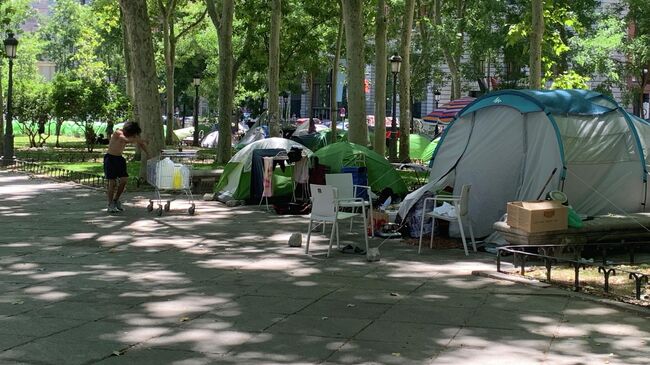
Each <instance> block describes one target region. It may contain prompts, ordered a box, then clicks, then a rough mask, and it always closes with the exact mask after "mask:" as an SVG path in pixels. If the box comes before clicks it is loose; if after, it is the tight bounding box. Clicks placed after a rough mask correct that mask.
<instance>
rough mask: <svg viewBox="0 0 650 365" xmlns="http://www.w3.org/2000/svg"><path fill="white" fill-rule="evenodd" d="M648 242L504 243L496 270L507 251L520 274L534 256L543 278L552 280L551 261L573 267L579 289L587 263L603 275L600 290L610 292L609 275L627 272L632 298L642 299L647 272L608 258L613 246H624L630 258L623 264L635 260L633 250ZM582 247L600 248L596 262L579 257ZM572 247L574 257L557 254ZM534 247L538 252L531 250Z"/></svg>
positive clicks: (597, 249)
mask: <svg viewBox="0 0 650 365" xmlns="http://www.w3.org/2000/svg"><path fill="white" fill-rule="evenodd" d="M649 244H650V243H649V242H625V241H622V242H604V243H585V244H575V245H521V246H504V247H499V248H498V250H497V271H498V272H504V271H502V270H501V260H503V257H504V256H505V255H506V254H512V264H513V265H514V267H517V266H519V267H520V274H521V275H522V276H524V274H525V271H526V263H527V261H528V260H530V259H537V260H540V261H542V262H543V263H544V266H545V268H546V280H547V281H548V282H549V283H551V282H552V281H551V270H552V268H553V265H555V266H556V267H557V266H560V265H567V266H569V267H572V268H573V270H574V283H573V290H574V291H580V290H581V286H580V269H583V270H584V269H585V268H586V267H588V266H589V267H595V268H598V272H599V273H601V274H602V275H603V279H604V284H603V290H604V291H605V293H609V278H610V276H615V275H619V274H623V275H626V276H627V278H628V279H629V280H634V284H635V295H634V296H635V298H636V299H641V292H642V289H643V287H644V285H648V274H646V273H644V272H640V271H633V270H625V269H622V268H620V267H618V265H622V263H619V264H616V263H614V262H613V261H610V260H609V259H610V258H611V256H610V254H611V252H612V251H613V250H620V249H624V250H625V251H626V252H627V253H628V254H629V262H626V264H629V265H633V264H635V254H636V252H637V250H638V249H639V247H641V246H645V247H648V245H649ZM584 247H594V248H595V249H596V251H599V252H600V260H599V262H595V261H594V262H590V261H586V260H584V259H580V258H579V255H580V254H579V253H580V252H582V250H583V249H584ZM566 249H569V250H573V254H574V258H573V259H570V258H562V257H557V254H558V253H559V252H558V251H559V250H566ZM532 250H536V251H537V252H539V253H534V252H530V251H532Z"/></svg>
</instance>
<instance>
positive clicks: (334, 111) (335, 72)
mask: <svg viewBox="0 0 650 365" xmlns="http://www.w3.org/2000/svg"><path fill="white" fill-rule="evenodd" d="M338 3H339V29H338V31H337V33H336V45H335V46H334V47H335V49H334V60H333V61H332V88H331V89H330V121H331V124H330V126H331V128H330V129H331V130H332V140H331V141H330V143H336V142H337V138H336V137H337V136H336V135H337V133H336V120H337V119H338V115H339V111H338V104H337V103H336V99H337V93H336V87H337V85H338V79H339V63H340V60H341V39H342V38H343V10H342V9H341V3H340V2H338Z"/></svg>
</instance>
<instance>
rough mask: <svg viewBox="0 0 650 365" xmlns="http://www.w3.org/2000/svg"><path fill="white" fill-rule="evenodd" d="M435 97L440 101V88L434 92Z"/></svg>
mask: <svg viewBox="0 0 650 365" xmlns="http://www.w3.org/2000/svg"><path fill="white" fill-rule="evenodd" d="M433 98H434V100H435V101H440V90H438V89H436V91H434V92H433Z"/></svg>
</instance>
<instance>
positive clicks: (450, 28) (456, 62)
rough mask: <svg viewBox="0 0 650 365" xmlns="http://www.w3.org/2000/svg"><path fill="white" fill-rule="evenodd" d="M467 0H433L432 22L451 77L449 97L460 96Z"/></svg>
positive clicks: (456, 97)
mask: <svg viewBox="0 0 650 365" xmlns="http://www.w3.org/2000/svg"><path fill="white" fill-rule="evenodd" d="M467 1H468V0H457V1H454V2H452V1H443V0H434V2H433V4H434V5H433V6H434V24H435V29H436V32H435V34H436V38H437V39H438V40H439V42H440V43H441V44H442V45H444V46H442V47H441V49H442V54H443V55H444V56H445V61H446V62H447V66H448V67H449V73H450V77H451V99H452V100H454V99H458V98H460V86H461V60H462V55H463V49H464V42H465V27H466V23H465V22H464V21H462V20H463V19H464V17H465V11H466V7H467Z"/></svg>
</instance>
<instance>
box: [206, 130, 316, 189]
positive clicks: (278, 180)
mask: <svg viewBox="0 0 650 365" xmlns="http://www.w3.org/2000/svg"><path fill="white" fill-rule="evenodd" d="M291 147H297V148H301V149H302V150H303V153H306V154H307V156H310V155H311V154H312V151H311V150H309V149H308V148H307V147H305V146H303V145H301V144H300V143H298V142H294V141H291V140H288V139H285V138H266V139H262V140H259V141H255V142H253V143H251V144H249V145H247V146H246V147H244V148H243V149H241V150H240V151H239V152H237V153H236V154H235V155H234V156H233V157H232V158H231V159H230V161H228V163H227V164H226V166H225V167H224V169H223V174H222V175H221V178H220V179H219V183H218V184H217V186H216V187H215V191H216V192H217V199H218V200H220V201H224V202H225V201H228V200H233V199H234V200H248V199H250V198H251V176H252V173H251V171H252V169H253V154H254V152H255V151H256V150H270V151H271V150H279V149H284V150H286V151H287V152H289V151H290V150H291ZM292 172H293V169H292V166H288V167H287V168H286V170H285V171H284V172H282V171H280V170H279V169H275V170H274V172H273V195H274V196H285V195H291V193H292V190H293V183H292V181H291V174H292Z"/></svg>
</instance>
